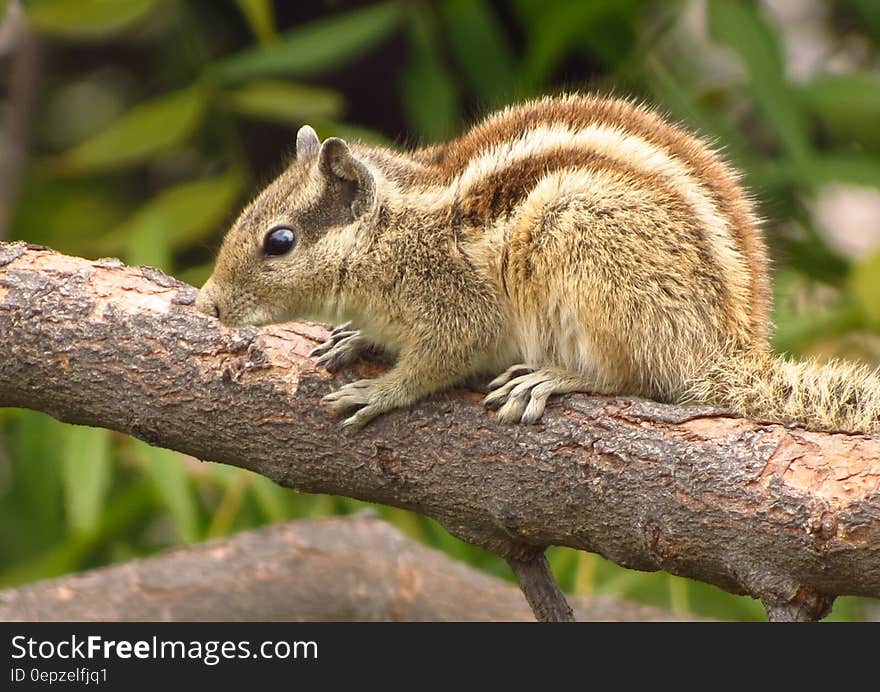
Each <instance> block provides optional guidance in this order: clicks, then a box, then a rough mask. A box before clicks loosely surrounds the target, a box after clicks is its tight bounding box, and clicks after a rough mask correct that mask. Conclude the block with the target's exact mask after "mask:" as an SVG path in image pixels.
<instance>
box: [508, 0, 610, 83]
mask: <svg viewBox="0 0 880 692" xmlns="http://www.w3.org/2000/svg"><path fill="white" fill-rule="evenodd" d="M614 2H616V0H598V1H594V2H570V3H556V4H553V5H550V6H546V7H545V6H544V3H541V4H540V12H538V13H537V14H536V15H535V17H534V18H533V23H531V24H530V26H531V28H530V30H529V32H528V34H527V36H528V40H527V44H526V52H525V56H524V58H523V66H522V81H523V83H524V84H525V85H526V88H527V89H530V90H531V89H535V88H537V87H538V86H539V85H540V84H542V83H543V82H544V81H545V80H547V79H548V78H549V77H550V75H551V74H552V72H553V71H554V70H555V69H556V68H557V67H558V66H559V63H561V62H562V61H563V60H564V59H565V57H566V55H570V51H571V49H572V48H574V47H575V45H576V43H578V42H580V41H582V40H583V37H584V36H585V35H588V34H590V33H591V32H590V29H591V27H592V26H593V24H594V22H595V21H596V20H597V19H598V18H599V17H601V16H602V15H605V14H607V13H608V12H610V11H613V5H614Z"/></svg>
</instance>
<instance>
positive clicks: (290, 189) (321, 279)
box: [196, 126, 378, 326]
mask: <svg viewBox="0 0 880 692" xmlns="http://www.w3.org/2000/svg"><path fill="white" fill-rule="evenodd" d="M377 208H378V202H377V194H376V181H375V179H374V176H373V173H372V172H371V171H370V169H369V168H368V167H367V166H366V165H365V164H364V163H363V161H361V160H359V159H358V158H357V157H356V156H355V155H354V154H353V153H352V151H351V150H350V149H349V147H348V145H347V144H346V143H345V142H344V141H342V140H341V139H337V138H335V137H331V138H330V139H327V140H325V141H324V143H323V144H322V143H321V141H320V140H319V139H318V135H317V134H315V131H314V130H313V129H312V128H311V127H309V126H305V127H303V128H301V129H300V131H299V132H298V133H297V136H296V159H295V160H294V162H293V163H292V164H291V165H290V167H289V168H288V169H287V170H286V171H284V173H282V174H281V175H280V176H279V177H278V178H277V179H276V180H275V181H274V182H273V183H272V184H271V185H269V187H267V188H266V189H265V190H264V191H263V192H261V193H260V195H259V196H258V197H257V198H256V199H255V200H254V201H253V202H251V204H250V205H249V206H248V207H247V208H246V209H245V210H244V211H243V212H242V213H241V215H240V216H239V218H238V220H237V221H236V222H235V224H234V225H233V226H232V228H231V229H230V230H229V232H228V233H227V234H226V237H225V238H224V240H223V245H222V247H221V248H220V254H219V255H218V256H217V262H216V265H215V266H214V273H213V274H212V275H211V277H210V278H209V279H208V281H207V282H205V285H204V286H202V289H201V291H199V296H198V299H197V300H196V307H197V308H198V309H199V310H200V311H201V312H203V313H205V314H209V315H214V316H215V317H219V318H220V320H221V321H222V322H223V323H224V324H228V325H233V326H234V325H245V324H254V325H260V324H269V323H273V322H285V321H287V320H292V319H296V318H300V317H315V318H323V319H331V318H332V317H333V311H334V309H335V308H334V306H335V302H336V292H337V291H338V288H339V282H340V281H341V280H342V278H343V276H344V273H345V267H346V264H347V262H348V258H349V257H350V255H351V253H352V252H353V251H354V250H355V249H356V247H357V246H358V244H359V242H360V240H362V239H363V238H364V237H366V236H367V235H368V232H367V231H366V230H365V229H364V227H365V226H366V225H369V224H372V223H373V220H374V218H375V215H376V211H377Z"/></svg>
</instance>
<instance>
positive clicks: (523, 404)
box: [483, 365, 595, 423]
mask: <svg viewBox="0 0 880 692" xmlns="http://www.w3.org/2000/svg"><path fill="white" fill-rule="evenodd" d="M489 388H490V389H492V391H491V392H490V393H489V394H488V395H487V396H486V398H485V399H483V405H484V406H485V407H486V408H488V409H490V410H493V411H494V410H497V411H498V416H497V417H498V420H500V421H503V422H505V423H537V422H538V421H539V420H540V419H541V416H543V415H544V409H545V408H546V407H547V400H548V399H549V398H550V395H551V394H565V393H567V392H577V391H594V390H595V388H594V387H593V386H592V385H591V383H589V382H586V381H585V380H584V379H583V378H580V377H575V376H572V375H571V374H569V373H567V372H564V371H561V370H557V369H555V368H543V369H541V370H535V371H532V370H530V369H529V368H528V367H527V366H525V365H514V366H513V367H511V368H508V369H507V370H506V371H505V372H504V373H503V374H502V375H500V376H498V377H496V378H495V379H494V380H493V381H492V382H490V383H489Z"/></svg>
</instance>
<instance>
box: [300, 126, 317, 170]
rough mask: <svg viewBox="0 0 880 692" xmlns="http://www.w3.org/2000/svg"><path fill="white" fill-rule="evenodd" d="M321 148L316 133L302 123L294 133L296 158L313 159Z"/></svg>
mask: <svg viewBox="0 0 880 692" xmlns="http://www.w3.org/2000/svg"><path fill="white" fill-rule="evenodd" d="M320 150H321V140H319V139H318V133H317V132H315V131H314V130H313V129H312V128H311V127H310V126H309V125H303V126H302V127H301V128H299V132H297V133H296V158H297V159H299V160H301V161H302V160H305V159H313V158H315V157H316V156H317V155H318V152H319V151H320Z"/></svg>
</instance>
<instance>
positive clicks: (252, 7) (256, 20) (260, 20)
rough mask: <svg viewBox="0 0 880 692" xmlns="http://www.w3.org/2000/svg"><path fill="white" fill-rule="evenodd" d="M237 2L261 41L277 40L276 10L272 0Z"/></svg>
mask: <svg viewBox="0 0 880 692" xmlns="http://www.w3.org/2000/svg"><path fill="white" fill-rule="evenodd" d="M235 2H236V4H237V5H238V8H239V9H240V10H241V13H242V14H243V15H244V17H245V19H246V20H247V23H248V24H249V25H250V27H251V31H253V32H254V36H256V37H257V40H258V41H259V42H260V43H271V42H272V41H274V40H275V38H276V29H275V10H274V9H273V8H272V0H235Z"/></svg>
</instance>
